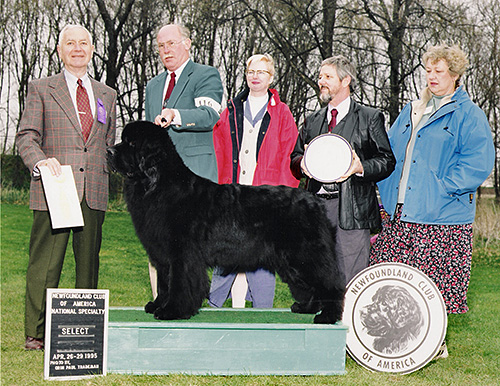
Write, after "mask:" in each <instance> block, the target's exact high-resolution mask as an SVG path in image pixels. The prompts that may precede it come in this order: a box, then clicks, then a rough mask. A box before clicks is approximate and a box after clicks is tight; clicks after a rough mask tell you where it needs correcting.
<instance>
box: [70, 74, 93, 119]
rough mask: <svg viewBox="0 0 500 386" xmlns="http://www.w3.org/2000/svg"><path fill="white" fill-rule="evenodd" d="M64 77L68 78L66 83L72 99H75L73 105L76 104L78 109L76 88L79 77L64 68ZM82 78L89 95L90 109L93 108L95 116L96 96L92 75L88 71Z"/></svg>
mask: <svg viewBox="0 0 500 386" xmlns="http://www.w3.org/2000/svg"><path fill="white" fill-rule="evenodd" d="M63 73H64V78H65V79H66V84H67V85H68V90H69V93H70V95H71V100H72V101H73V105H74V106H75V111H78V107H77V104H76V88H77V87H78V84H77V83H76V82H77V81H78V78H77V77H76V76H74V75H73V74H72V73H71V72H69V71H66V70H63ZM80 79H81V80H82V85H83V87H85V90H87V95H88V96H89V103H90V110H92V115H93V116H94V117H95V110H96V104H95V97H94V89H93V88H92V82H91V81H90V77H89V75H88V74H87V73H85V75H84V76H82V77H81V78H80ZM77 116H78V120H80V117H79V114H77Z"/></svg>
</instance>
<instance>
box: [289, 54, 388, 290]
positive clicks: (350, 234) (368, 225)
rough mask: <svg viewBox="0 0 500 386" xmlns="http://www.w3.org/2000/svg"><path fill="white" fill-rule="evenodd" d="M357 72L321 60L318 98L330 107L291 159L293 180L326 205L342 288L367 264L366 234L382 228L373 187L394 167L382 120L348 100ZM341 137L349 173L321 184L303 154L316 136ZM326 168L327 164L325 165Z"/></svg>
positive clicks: (308, 126)
mask: <svg viewBox="0 0 500 386" xmlns="http://www.w3.org/2000/svg"><path fill="white" fill-rule="evenodd" d="M355 74H356V69H355V67H354V65H353V64H352V63H351V61H349V60H348V59H347V58H345V57H343V56H334V57H332V58H328V59H326V60H324V61H323V62H322V64H321V68H320V74H319V81H318V84H319V87H320V99H321V101H322V102H324V103H328V105H327V106H326V107H324V108H322V109H320V110H318V111H316V112H315V113H313V114H311V115H310V116H308V117H307V118H306V120H305V122H304V125H303V127H302V129H301V131H300V134H299V138H298V139H297V143H296V145H295V149H294V151H293V152H292V154H291V169H292V173H293V174H294V175H295V177H297V178H300V177H304V176H305V177H306V180H307V181H306V182H307V189H308V190H309V191H311V192H313V193H315V194H317V195H318V197H321V199H323V200H324V202H325V205H326V208H327V212H328V217H329V219H330V221H331V222H332V225H333V226H334V227H335V238H336V241H337V247H336V252H337V256H338V259H339V262H340V270H341V271H342V272H343V273H344V275H345V280H346V284H347V283H348V282H349V281H350V280H351V279H352V278H353V277H354V276H355V275H356V274H357V273H358V272H360V271H361V270H362V269H364V268H366V267H367V266H368V263H369V249H370V229H378V228H380V225H381V218H380V211H379V205H378V200H377V196H376V191H375V183H376V182H377V181H380V180H382V179H384V178H386V177H387V176H389V175H390V174H391V172H392V171H393V169H394V165H395V158H394V155H393V154H392V151H391V147H390V144H389V140H388V138H387V134H386V130H385V125H384V116H383V115H382V113H381V112H380V111H378V110H376V109H373V108H370V107H366V106H362V105H360V104H358V103H356V102H355V101H354V100H352V99H351V91H352V89H353V87H354V85H355V83H356V76H355ZM328 132H332V133H334V134H338V135H340V136H342V137H344V138H345V139H346V140H347V141H348V142H349V143H350V144H351V146H352V148H353V159H352V164H351V167H350V169H349V170H348V171H347V172H346V174H345V175H344V176H342V177H341V178H340V179H339V180H338V181H336V182H335V183H331V184H323V183H321V182H319V181H317V180H315V179H314V178H312V176H311V175H309V174H308V172H307V170H306V168H305V167H304V161H303V156H304V150H305V148H306V147H307V144H308V143H309V142H310V141H311V140H312V139H314V138H315V137H317V136H318V135H320V134H325V133H328ZM325 166H326V167H327V165H325Z"/></svg>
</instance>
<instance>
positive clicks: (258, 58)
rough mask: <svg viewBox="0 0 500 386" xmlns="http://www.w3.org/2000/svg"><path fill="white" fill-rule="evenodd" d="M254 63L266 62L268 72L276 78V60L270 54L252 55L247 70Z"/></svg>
mask: <svg viewBox="0 0 500 386" xmlns="http://www.w3.org/2000/svg"><path fill="white" fill-rule="evenodd" d="M253 62H264V63H265V64H266V65H267V70H268V71H269V73H270V74H271V76H274V59H273V57H272V56H271V55H269V54H256V55H252V56H250V57H249V58H248V59H247V68H248V67H250V65H251V64H252V63H253Z"/></svg>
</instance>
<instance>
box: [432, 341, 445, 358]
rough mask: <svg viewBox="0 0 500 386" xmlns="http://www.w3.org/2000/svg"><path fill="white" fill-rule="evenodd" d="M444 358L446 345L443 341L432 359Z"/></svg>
mask: <svg viewBox="0 0 500 386" xmlns="http://www.w3.org/2000/svg"><path fill="white" fill-rule="evenodd" d="M445 358H448V347H446V342H445V341H443V344H442V345H441V347H440V348H439V350H438V352H437V354H436V356H435V357H434V359H445Z"/></svg>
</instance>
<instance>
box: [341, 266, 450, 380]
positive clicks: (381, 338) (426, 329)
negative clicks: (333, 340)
mask: <svg viewBox="0 0 500 386" xmlns="http://www.w3.org/2000/svg"><path fill="white" fill-rule="evenodd" d="M343 319H344V320H343V323H344V324H346V325H347V326H349V332H348V333H347V338H346V343H347V350H348V352H349V354H350V356H351V357H352V358H353V359H354V360H355V361H356V362H358V363H359V364H360V365H362V366H364V367H366V368H368V369H370V370H373V371H380V372H390V373H400V374H408V373H411V372H413V371H415V370H418V369H420V368H422V367H423V366H425V365H426V364H427V363H428V362H429V361H431V360H432V359H433V358H434V356H435V355H436V353H437V352H438V350H439V348H440V346H441V344H442V343H443V341H444V338H445V336H446V327H447V314H446V307H445V305H444V301H443V297H442V296H441V293H440V292H439V290H438V288H437V287H436V285H435V284H434V283H433V282H432V281H431V280H430V279H429V277H428V276H427V275H425V274H424V273H422V272H421V271H419V270H417V269H415V268H413V267H410V266H408V265H406V264H400V263H382V264H377V265H374V266H371V267H368V268H366V269H365V270H363V271H362V272H360V273H359V274H358V275H357V276H356V277H354V278H353V279H352V280H351V282H350V283H349V285H348V286H347V290H346V298H345V308H344V318H343Z"/></svg>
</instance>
